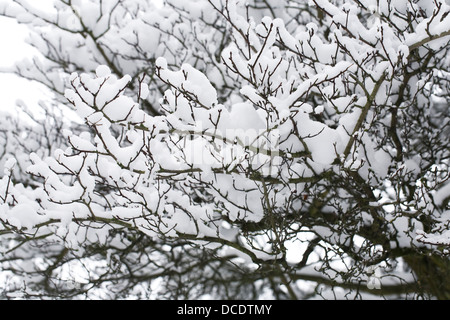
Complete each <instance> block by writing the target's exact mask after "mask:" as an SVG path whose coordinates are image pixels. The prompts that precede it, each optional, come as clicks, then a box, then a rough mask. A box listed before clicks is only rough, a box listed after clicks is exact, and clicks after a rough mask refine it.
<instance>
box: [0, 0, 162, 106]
mask: <svg viewBox="0 0 450 320" xmlns="http://www.w3.org/2000/svg"><path fill="white" fill-rule="evenodd" d="M12 1H13V0H0V2H2V3H9V2H12ZM53 1H54V0H39V8H40V9H45V7H49V9H50V8H52V7H53V6H52V3H53ZM153 1H154V3H157V4H161V3H162V0H153ZM27 35H28V28H27V27H26V26H24V25H20V24H18V23H17V22H16V21H15V20H14V19H11V18H6V17H3V16H0V70H3V69H4V68H5V67H10V66H12V65H13V64H14V63H15V62H16V61H19V60H22V59H25V58H32V56H33V55H34V54H35V53H36V51H35V50H34V48H32V47H31V46H29V45H27V44H26V42H25V39H26V37H27ZM45 90H46V88H45V87H44V86H42V85H38V84H36V83H32V82H30V81H28V80H25V79H21V78H20V77H18V76H16V75H12V74H7V73H4V72H0V111H4V110H7V111H13V110H14V108H15V106H16V101H17V100H18V99H21V100H22V101H24V102H25V103H26V104H27V105H28V106H29V107H30V108H32V106H33V104H37V102H38V101H39V100H40V99H43V98H45V97H46V94H45Z"/></svg>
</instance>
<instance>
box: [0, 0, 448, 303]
mask: <svg viewBox="0 0 450 320" xmlns="http://www.w3.org/2000/svg"><path fill="white" fill-rule="evenodd" d="M54 6H55V9H54V10H53V11H51V12H46V11H45V12H44V11H42V10H39V8H37V7H36V5H35V4H34V5H33V4H31V2H30V3H29V2H26V1H22V0H15V1H14V3H10V4H9V5H7V4H6V3H4V4H3V6H2V7H1V8H0V12H2V14H3V15H4V16H8V17H13V18H15V19H17V20H18V21H19V22H20V23H24V24H27V25H29V26H30V40H29V41H30V43H31V44H32V45H33V46H34V47H36V48H37V49H38V50H39V52H41V54H42V57H36V58H35V59H33V60H32V61H23V62H20V63H18V64H17V65H16V66H15V67H14V70H11V71H12V72H15V73H16V74H18V75H20V76H22V77H24V78H27V79H30V80H31V81H37V82H39V83H41V84H43V85H45V86H47V87H48V88H49V89H50V90H51V91H52V92H53V93H54V99H53V101H48V102H45V103H44V102H43V103H42V104H41V107H42V108H43V110H44V111H45V115H46V116H45V117H44V118H43V119H41V118H37V117H34V121H35V122H34V123H31V124H30V123H28V122H27V123H26V122H24V121H22V120H21V119H19V118H14V117H13V116H8V117H4V118H2V119H3V120H2V121H3V124H2V128H4V129H2V131H1V149H0V150H1V152H2V159H3V160H2V166H3V168H4V169H3V171H4V175H3V178H2V180H1V183H0V196H1V198H0V202H1V207H0V221H1V227H0V228H1V229H0V237H1V238H0V239H1V240H0V241H1V242H0V244H1V248H2V252H3V255H2V258H1V259H0V263H1V268H2V270H4V271H3V274H4V278H5V279H4V285H3V292H2V296H3V297H4V298H10V297H16V296H20V297H49V298H78V297H88V298H111V299H116V298H122V297H127V298H130V297H132V298H154V297H158V298H187V299H195V298H199V297H210V298H214V299H226V298H234V299H256V298H270V299H307V298H317V297H323V298H326V299H333V298H336V299H362V298H375V297H382V298H387V299H397V298H401V299H405V298H437V299H449V298H450V261H449V256H448V255H449V246H450V231H449V221H450V220H449V219H450V218H449V217H450V210H449V199H450V181H449V156H450V150H449V147H448V146H449V138H448V137H449V136H450V126H449V114H448V110H449V109H448V104H449V97H450V95H449V89H450V85H449V80H450V76H449V70H448V68H449V62H450V61H449V58H448V57H449V56H450V55H449V54H448V53H449V52H448V51H449V39H450V38H449V36H450V29H449V25H450V15H449V14H448V13H449V12H450V6H449V4H447V3H446V2H445V1H443V0H434V1H424V0H403V1H395V3H394V1H390V0H377V1H375V0H370V1H356V0H355V1H343V0H311V1H308V2H307V1H297V0H281V1H280V0H277V1H275V0H251V1H236V0H196V1H179V0H167V1H165V3H164V5H163V6H156V5H155V4H153V2H152V1H150V0H116V1H105V2H103V1H91V0H59V1H55V4H54ZM24 94H26V89H24ZM66 108H70V109H71V110H74V111H75V112H76V113H77V115H78V117H79V119H81V121H78V120H77V119H72V120H71V119H69V118H68V117H67V116H66V115H65V113H64V110H65V109H66ZM31 116H32V115H31ZM32 117H33V116H32Z"/></svg>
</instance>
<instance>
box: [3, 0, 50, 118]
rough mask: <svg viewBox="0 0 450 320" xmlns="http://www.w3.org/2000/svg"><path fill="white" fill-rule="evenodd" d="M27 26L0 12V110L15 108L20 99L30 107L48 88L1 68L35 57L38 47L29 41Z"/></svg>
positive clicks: (46, 2) (46, 1)
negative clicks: (0, 14)
mask: <svg viewBox="0 0 450 320" xmlns="http://www.w3.org/2000/svg"><path fill="white" fill-rule="evenodd" d="M0 1H1V2H2V3H11V2H13V1H12V0H0ZM52 2H53V0H39V7H40V8H45V7H46V6H49V5H50V4H51V3H52ZM27 36H28V28H27V27H26V26H25V25H20V24H19V23H17V22H16V21H15V20H14V19H12V18H7V17H4V16H0V111H13V110H14V108H15V106H16V101H17V100H18V99H21V100H22V101H24V102H25V103H26V104H27V105H28V106H29V107H32V106H33V104H36V103H37V102H38V100H40V99H42V98H44V97H45V88H44V86H42V85H38V84H36V83H32V82H30V81H28V80H25V79H22V78H20V77H18V76H16V75H13V74H8V73H5V72H2V71H3V70H4V69H5V68H9V67H11V66H12V65H13V64H14V63H15V62H16V61H20V60H22V59H25V58H32V56H33V55H35V54H36V50H35V49H34V48H33V47H31V46H30V45H28V44H26V41H25V39H26V38H27Z"/></svg>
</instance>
